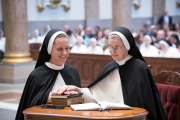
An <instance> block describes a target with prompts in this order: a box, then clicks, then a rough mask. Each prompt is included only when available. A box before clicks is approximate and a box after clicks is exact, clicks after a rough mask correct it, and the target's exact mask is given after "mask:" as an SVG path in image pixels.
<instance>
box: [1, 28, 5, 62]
mask: <svg viewBox="0 0 180 120" xmlns="http://www.w3.org/2000/svg"><path fill="white" fill-rule="evenodd" d="M3 35H4V32H3V31H2V30H1V29H0V51H1V53H5V47H6V39H5V37H3ZM3 56H4V55H3ZM0 59H1V58H0Z"/></svg>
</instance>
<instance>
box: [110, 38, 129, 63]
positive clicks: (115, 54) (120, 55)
mask: <svg viewBox="0 0 180 120" xmlns="http://www.w3.org/2000/svg"><path fill="white" fill-rule="evenodd" d="M109 46H112V47H113V49H109V52H110V53H111V56H112V58H113V60H115V61H117V62H119V61H121V60H123V59H124V58H126V57H127V56H128V50H127V49H126V48H125V46H124V44H123V42H122V41H121V40H119V39H118V38H111V39H109ZM123 46H124V47H123ZM116 47H120V48H121V47H122V48H121V49H117V50H114V48H116Z"/></svg>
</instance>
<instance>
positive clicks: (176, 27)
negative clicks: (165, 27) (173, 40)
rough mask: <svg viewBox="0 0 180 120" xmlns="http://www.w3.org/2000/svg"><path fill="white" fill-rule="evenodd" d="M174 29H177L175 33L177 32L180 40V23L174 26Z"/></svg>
mask: <svg viewBox="0 0 180 120" xmlns="http://www.w3.org/2000/svg"><path fill="white" fill-rule="evenodd" d="M174 29H175V32H176V34H177V35H178V37H179V39H180V27H179V24H178V23H175V24H174Z"/></svg>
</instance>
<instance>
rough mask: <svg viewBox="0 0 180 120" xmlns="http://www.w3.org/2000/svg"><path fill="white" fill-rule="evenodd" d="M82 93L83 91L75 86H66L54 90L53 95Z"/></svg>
mask: <svg viewBox="0 0 180 120" xmlns="http://www.w3.org/2000/svg"><path fill="white" fill-rule="evenodd" d="M80 92H81V89H80V88H78V87H76V86H73V85H64V86H62V87H59V88H58V89H55V90H53V91H52V92H51V93H52V95H61V94H66V95H70V94H78V93H80Z"/></svg>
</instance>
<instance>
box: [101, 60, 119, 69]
mask: <svg viewBox="0 0 180 120" xmlns="http://www.w3.org/2000/svg"><path fill="white" fill-rule="evenodd" d="M118 66H119V65H118V63H117V62H116V61H114V60H113V61H111V62H109V63H107V64H106V65H105V66H104V67H103V69H111V68H112V69H113V68H116V67H118Z"/></svg>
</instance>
